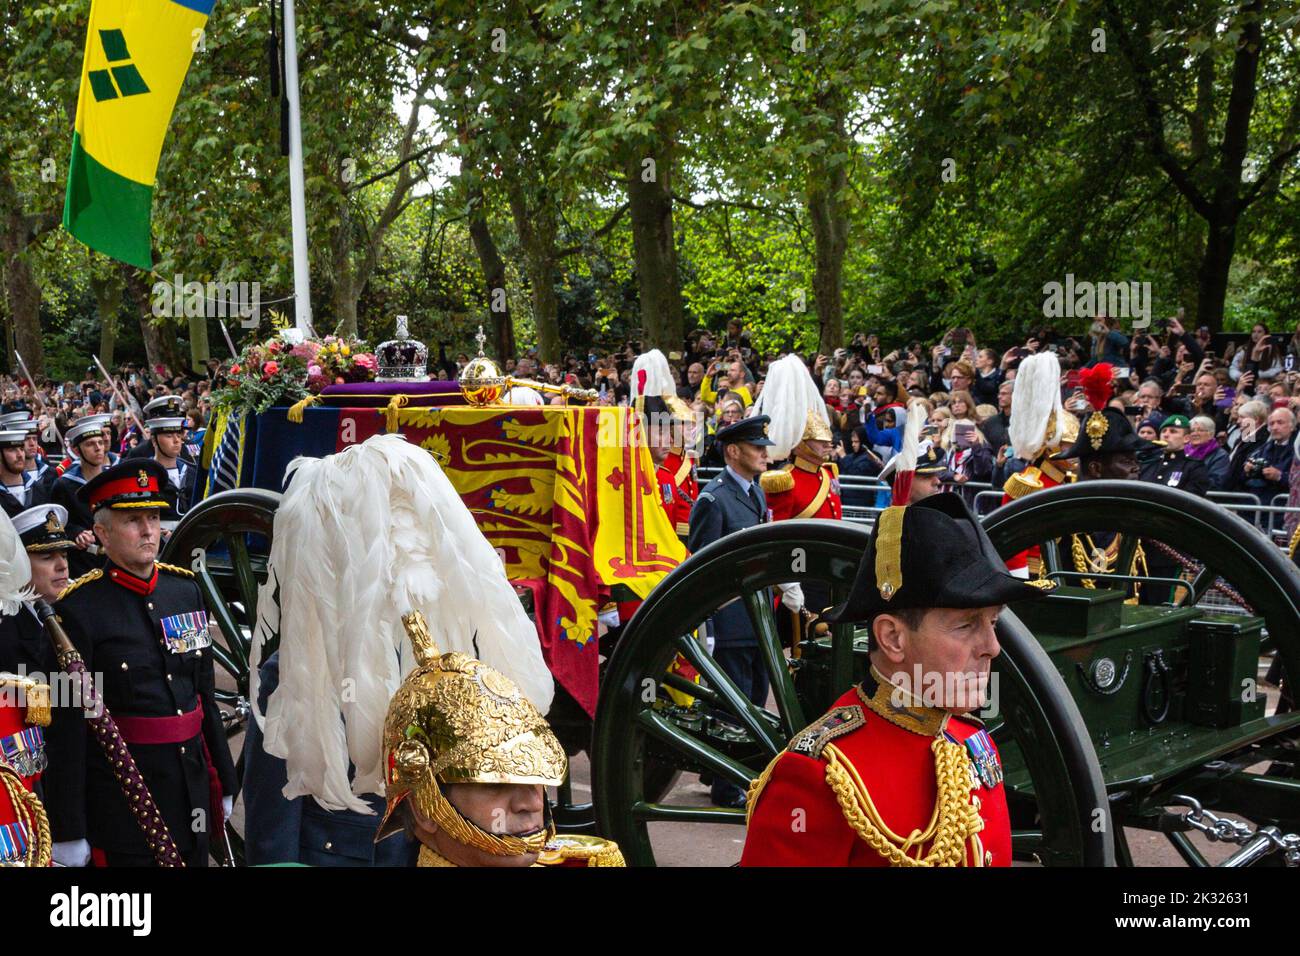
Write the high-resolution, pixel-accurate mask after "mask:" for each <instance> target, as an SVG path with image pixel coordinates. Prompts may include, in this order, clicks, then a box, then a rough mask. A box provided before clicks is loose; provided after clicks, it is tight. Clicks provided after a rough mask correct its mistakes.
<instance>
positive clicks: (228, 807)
mask: <svg viewBox="0 0 1300 956" xmlns="http://www.w3.org/2000/svg"><path fill="white" fill-rule="evenodd" d="M234 812H235V798H234V797H222V798H221V816H222V818H224V819H226V820H229V819H230V815H231V814H232V813H234Z"/></svg>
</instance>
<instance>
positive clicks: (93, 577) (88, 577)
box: [54, 568, 104, 601]
mask: <svg viewBox="0 0 1300 956" xmlns="http://www.w3.org/2000/svg"><path fill="white" fill-rule="evenodd" d="M103 576H104V572H103V570H102V569H100V568H95V570H93V571H87V572H86V573H85V574H83V575H82V576H81V577H79V578H77V579H76V580H75V581H69V582H68V586H67V587H65V588H64V589H63V590H62V591H60V592H59V596H58V597H56V598H55V599H54V600H56V601H62V600H63V599H64V598H65V597H67V596H68V595H69V594H71V593H72V592H73V591H75V590H77V588H79V587H81V586H82V585H83V584H89V583H90V582H91V581H98V580H99V579H100V578H102V577H103Z"/></svg>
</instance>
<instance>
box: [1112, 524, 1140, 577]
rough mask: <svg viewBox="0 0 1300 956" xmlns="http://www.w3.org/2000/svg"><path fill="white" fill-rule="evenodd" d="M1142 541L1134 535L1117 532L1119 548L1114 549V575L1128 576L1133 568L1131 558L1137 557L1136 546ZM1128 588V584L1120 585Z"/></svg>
mask: <svg viewBox="0 0 1300 956" xmlns="http://www.w3.org/2000/svg"><path fill="white" fill-rule="evenodd" d="M1141 543H1142V539H1141V538H1139V537H1138V536H1137V535H1135V534H1125V533H1124V532H1122V531H1121V532H1119V547H1118V548H1116V549H1115V551H1116V554H1115V573H1116V574H1128V573H1129V572H1130V571H1131V570H1132V568H1133V558H1134V556H1136V555H1137V549H1138V545H1139V544H1141ZM1122 586H1123V587H1124V588H1125V589H1127V588H1128V582H1124V584H1123V585H1122Z"/></svg>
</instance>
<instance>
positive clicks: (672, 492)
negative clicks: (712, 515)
mask: <svg viewBox="0 0 1300 956" xmlns="http://www.w3.org/2000/svg"><path fill="white" fill-rule="evenodd" d="M655 481H656V483H657V484H658V485H659V500H660V501H661V502H662V503H663V506H664V511H666V512H668V520H669V521H671V522H672V523H673V528H674V529H675V530H676V531H677V535H678V537H681V538H685V537H686V536H687V535H688V534H689V533H690V531H691V505H693V504H695V499H696V498H698V497H699V496H700V487H699V485H697V484H696V483H695V469H694V468H693V467H692V463H691V459H689V458H686V457H684V456H683V455H682V453H681V452H679V451H670V452H669V453H668V457H667V458H665V459H664V461H663V464H661V465H660V466H659V467H658V468H656V469H655Z"/></svg>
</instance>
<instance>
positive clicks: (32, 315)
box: [0, 169, 45, 384]
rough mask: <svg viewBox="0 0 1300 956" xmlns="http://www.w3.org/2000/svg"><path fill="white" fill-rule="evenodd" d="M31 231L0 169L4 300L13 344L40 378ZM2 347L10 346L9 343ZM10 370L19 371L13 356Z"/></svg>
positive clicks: (42, 371)
mask: <svg viewBox="0 0 1300 956" xmlns="http://www.w3.org/2000/svg"><path fill="white" fill-rule="evenodd" d="M31 232H32V229H31V223H30V221H29V220H28V217H27V216H26V215H25V214H24V212H23V209H22V206H21V204H20V203H19V201H18V191H17V189H16V188H15V187H14V182H13V179H11V178H10V176H9V171H8V170H7V169H0V256H3V257H4V275H5V300H6V302H7V303H8V305H9V315H10V317H11V320H12V321H13V329H14V340H15V341H14V343H13V345H16V347H17V350H18V351H19V352H20V353H22V356H23V360H24V361H25V362H26V363H27V368H28V369H29V370H30V371H31V373H32V375H34V376H36V377H37V378H40V377H42V376H43V375H44V374H45V346H44V344H43V343H42V342H41V287H40V286H39V285H38V284H37V282H36V276H35V274H34V273H33V272H32V267H31V263H30V262H29V261H28V260H27V248H28V244H29V243H30V242H31V240H32V235H31ZM5 346H6V349H9V348H12V347H13V346H12V345H11V343H9V342H6V343H5ZM10 368H12V369H15V370H16V369H17V368H18V365H17V362H16V361H15V360H14V356H13V355H10ZM33 384H35V383H33Z"/></svg>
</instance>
